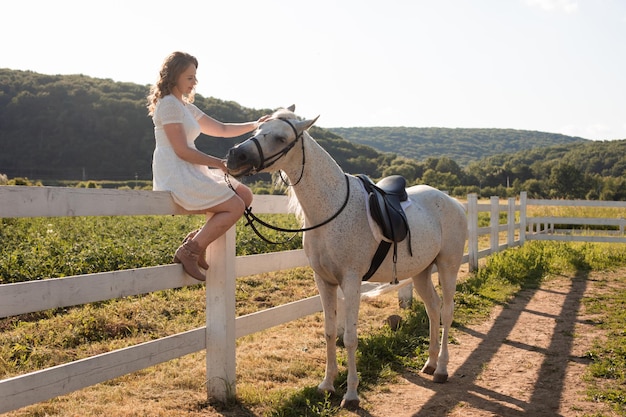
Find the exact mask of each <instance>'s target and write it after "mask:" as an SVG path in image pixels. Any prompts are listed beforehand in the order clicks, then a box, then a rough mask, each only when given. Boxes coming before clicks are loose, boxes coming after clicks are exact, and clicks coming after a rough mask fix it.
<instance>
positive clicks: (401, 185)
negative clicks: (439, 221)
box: [356, 174, 413, 283]
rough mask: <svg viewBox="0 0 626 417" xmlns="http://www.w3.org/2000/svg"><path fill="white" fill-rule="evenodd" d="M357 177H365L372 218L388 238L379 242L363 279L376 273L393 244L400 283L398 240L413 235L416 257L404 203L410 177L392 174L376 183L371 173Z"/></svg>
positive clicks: (364, 183)
mask: <svg viewBox="0 0 626 417" xmlns="http://www.w3.org/2000/svg"><path fill="white" fill-rule="evenodd" d="M356 177H357V178H358V179H360V180H361V182H362V183H363V186H364V187H365V190H366V191H367V193H368V201H369V206H370V212H371V214H372V219H373V220H374V221H375V222H376V223H377V224H378V225H379V226H380V228H381V231H382V234H383V236H384V237H385V238H386V240H385V239H383V240H382V241H381V242H380V244H379V245H378V249H377V250H376V253H375V254H374V257H373V258H372V263H371V264H370V269H369V271H367V273H366V274H365V275H363V281H367V280H368V279H370V278H371V277H372V275H374V273H375V272H376V271H377V270H378V268H379V267H380V264H382V262H383V260H384V259H385V257H386V256H387V253H388V252H389V249H390V248H391V245H392V244H393V279H394V283H396V282H397V278H396V263H397V260H398V251H397V248H398V242H402V241H403V240H404V239H406V237H407V235H408V236H409V240H408V245H409V253H410V254H411V256H413V252H412V250H411V239H410V235H411V230H410V228H409V223H408V221H407V219H406V214H405V213H404V210H403V209H402V205H401V203H402V202H403V201H406V200H407V199H408V196H407V193H406V179H405V178H404V177H402V176H400V175H391V176H388V177H385V178H383V179H382V180H380V181H379V182H377V183H376V184H374V182H373V181H372V180H371V179H370V178H369V177H368V176H367V175H363V174H359V175H357V176H356Z"/></svg>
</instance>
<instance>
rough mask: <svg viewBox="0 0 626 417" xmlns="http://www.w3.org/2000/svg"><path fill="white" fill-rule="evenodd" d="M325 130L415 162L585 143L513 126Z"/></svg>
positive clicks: (464, 159)
mask: <svg viewBox="0 0 626 417" xmlns="http://www.w3.org/2000/svg"><path fill="white" fill-rule="evenodd" d="M329 130H330V131H331V132H333V133H335V134H337V135H339V136H341V137H343V138H344V139H347V140H349V141H350V142H354V143H360V144H363V145H368V146H371V147H373V148H375V149H378V150H380V151H382V152H394V153H397V154H400V155H404V156H406V157H407V158H412V159H416V160H418V161H422V160H425V159H427V158H429V157H435V158H438V157H441V156H447V157H448V158H450V159H453V160H454V161H456V163H457V164H459V165H461V166H467V165H468V164H469V163H470V162H472V161H478V160H481V159H483V158H485V157H488V156H491V155H496V154H503V153H515V152H517V151H521V150H525V149H533V148H543V147H546V146H551V145H558V144H571V143H583V142H589V140H587V139H583V138H577V137H572V136H565V135H560V134H555V133H545V132H535V131H529V130H514V129H462V128H457V129H448V128H440V127H351V128H329Z"/></svg>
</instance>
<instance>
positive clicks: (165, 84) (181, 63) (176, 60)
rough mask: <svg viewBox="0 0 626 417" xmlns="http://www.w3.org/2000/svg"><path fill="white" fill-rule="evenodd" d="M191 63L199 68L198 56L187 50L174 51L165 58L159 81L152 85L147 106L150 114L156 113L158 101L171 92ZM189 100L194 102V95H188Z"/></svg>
mask: <svg viewBox="0 0 626 417" xmlns="http://www.w3.org/2000/svg"><path fill="white" fill-rule="evenodd" d="M189 64H193V65H194V66H195V67H196V68H198V60H197V59H196V57H194V56H192V55H189V54H188V53H185V52H173V53H171V54H169V55H168V56H167V58H165V61H163V65H161V70H160V71H159V79H158V81H157V82H156V84H154V85H153V86H152V87H150V94H149V95H148V106H147V107H148V114H149V115H150V116H152V115H153V114H154V108H155V107H156V104H157V102H158V101H159V100H160V99H161V98H163V97H165V96H166V95H168V94H171V92H172V88H174V86H176V80H178V77H179V76H180V74H182V73H183V72H184V71H185V70H186V69H187V68H188V67H189ZM187 100H188V101H189V102H190V103H192V102H193V96H190V97H187Z"/></svg>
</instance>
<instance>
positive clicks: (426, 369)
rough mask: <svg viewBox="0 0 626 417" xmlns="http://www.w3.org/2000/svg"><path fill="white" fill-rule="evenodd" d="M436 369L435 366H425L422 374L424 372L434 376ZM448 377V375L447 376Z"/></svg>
mask: <svg viewBox="0 0 626 417" xmlns="http://www.w3.org/2000/svg"><path fill="white" fill-rule="evenodd" d="M435 369H437V368H435V367H434V366H430V365H424V367H423V368H422V372H424V373H425V374H427V375H432V374H434V373H435ZM446 377H447V375H446Z"/></svg>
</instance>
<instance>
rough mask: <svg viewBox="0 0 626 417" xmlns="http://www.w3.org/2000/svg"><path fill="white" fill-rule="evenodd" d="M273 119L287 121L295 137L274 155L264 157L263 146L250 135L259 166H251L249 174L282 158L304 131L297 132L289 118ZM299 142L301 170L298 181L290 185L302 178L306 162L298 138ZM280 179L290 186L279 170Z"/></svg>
mask: <svg viewBox="0 0 626 417" xmlns="http://www.w3.org/2000/svg"><path fill="white" fill-rule="evenodd" d="M275 120H282V121H283V122H285V123H287V124H288V125H289V127H291V130H293V133H294V135H295V137H296V138H295V139H294V140H293V142H291V143H290V144H289V145H287V146H285V147H284V148H283V149H282V150H280V151H278V152H276V153H275V154H274V155H271V156H269V157H268V158H265V156H264V155H263V148H261V144H260V143H259V140H258V139H257V137H256V136H253V137H251V138H250V140H251V141H252V143H254V145H255V146H256V149H257V151H258V152H259V166H253V167H252V170H251V171H250V172H249V175H254V174H256V173H258V172H259V171H261V170H263V169H265V168H269V167H271V166H272V165H274V164H275V163H276V162H278V160H279V159H280V158H282V157H283V156H285V155H287V153H288V152H289V151H290V150H291V149H292V148H293V147H294V146H296V143H298V141H299V140H300V138H302V133H304V131H303V132H302V133H298V130H297V129H296V127H295V126H294V125H293V123H291V122H290V121H289V120H287V119H283V118H277V119H275ZM300 144H301V145H302V170H301V171H300V177H299V178H298V181H296V182H295V183H293V184H291V186H294V185H297V184H298V183H299V182H300V181H301V180H302V176H303V175H304V164H305V162H306V160H305V156H304V141H303V140H300ZM280 179H281V180H282V181H283V183H285V185H286V186H288V187H289V186H290V184H289V183H288V182H287V180H285V178H283V174H282V171H281V172H280Z"/></svg>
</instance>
